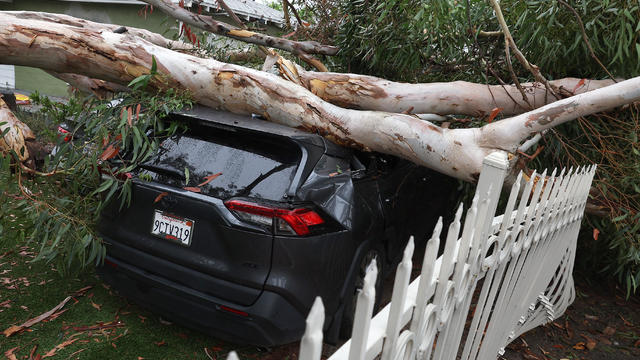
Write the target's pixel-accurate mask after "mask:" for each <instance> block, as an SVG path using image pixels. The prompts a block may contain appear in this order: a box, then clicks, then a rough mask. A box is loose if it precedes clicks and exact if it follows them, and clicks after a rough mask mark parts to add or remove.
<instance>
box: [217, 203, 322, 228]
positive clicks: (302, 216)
mask: <svg viewBox="0 0 640 360" xmlns="http://www.w3.org/2000/svg"><path fill="white" fill-rule="evenodd" d="M224 204H225V205H226V206H227V208H228V209H229V210H232V211H233V212H235V213H236V214H237V215H238V217H240V218H241V219H242V220H246V221H249V222H253V223H257V224H260V225H268V226H271V225H272V224H273V221H274V220H275V221H276V229H277V230H279V231H281V232H291V231H293V232H294V233H295V234H296V235H308V234H309V233H310V232H311V231H310V230H309V227H310V226H314V225H320V224H323V223H324V220H323V219H322V217H321V216H320V215H318V213H317V212H315V211H313V210H311V209H308V208H299V209H281V208H275V207H270V206H265V205H259V204H256V203H252V202H248V201H242V200H229V201H225V203H224ZM280 220H284V222H285V223H284V224H283V223H282V222H281V221H280ZM289 230H291V231H289Z"/></svg>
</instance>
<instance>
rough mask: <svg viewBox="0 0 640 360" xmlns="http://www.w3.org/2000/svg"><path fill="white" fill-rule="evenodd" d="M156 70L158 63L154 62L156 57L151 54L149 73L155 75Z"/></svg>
mask: <svg viewBox="0 0 640 360" xmlns="http://www.w3.org/2000/svg"><path fill="white" fill-rule="evenodd" d="M157 71H158V64H157V63H156V57H155V56H153V55H151V75H155V74H156V72H157Z"/></svg>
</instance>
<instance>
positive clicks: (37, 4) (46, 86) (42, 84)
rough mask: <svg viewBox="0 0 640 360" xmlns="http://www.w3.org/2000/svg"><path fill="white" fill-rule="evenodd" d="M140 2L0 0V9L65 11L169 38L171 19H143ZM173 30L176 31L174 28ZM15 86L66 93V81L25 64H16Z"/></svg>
mask: <svg viewBox="0 0 640 360" xmlns="http://www.w3.org/2000/svg"><path fill="white" fill-rule="evenodd" d="M142 8H143V6H142V5H135V4H133V5H129V4H99V3H95V2H70V1H57V0H18V1H13V3H5V2H1V1H0V10H13V11H16V10H27V11H44V12H51V13H60V14H67V15H71V16H75V17H79V18H83V19H87V20H91V21H96V22H103V23H111V24H119V25H125V26H135V27H139V28H145V29H148V30H151V31H154V32H157V33H160V34H162V33H164V35H165V36H167V37H171V35H172V34H171V33H170V32H169V33H165V30H166V29H168V28H169V26H170V25H174V24H175V23H174V22H173V20H169V19H168V18H167V16H165V15H164V14H162V13H160V12H159V11H154V12H153V14H147V17H146V19H145V18H144V17H143V16H139V15H138V11H139V10H140V9H142ZM174 33H175V31H174ZM10 72H11V71H10V69H9V67H6V68H4V69H2V68H0V84H1V86H4V84H5V80H3V79H4V78H3V75H4V76H7V79H8V77H9V74H10ZM15 88H16V89H19V90H27V91H35V90H38V91H39V92H40V93H43V94H47V95H54V96H62V97H66V96H68V93H67V84H66V83H65V82H63V81H60V80H58V79H56V78H55V77H53V76H51V75H49V74H47V73H46V72H44V71H42V70H40V69H35V68H30V67H24V66H16V67H15Z"/></svg>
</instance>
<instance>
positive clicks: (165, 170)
mask: <svg viewBox="0 0 640 360" xmlns="http://www.w3.org/2000/svg"><path fill="white" fill-rule="evenodd" d="M139 166H140V167H141V168H143V169H145V170H150V171H154V172H157V173H159V174H163V175H169V176H172V177H175V178H178V179H182V180H186V178H185V175H184V172H182V171H179V170H176V169H173V168H166V167H162V166H158V165H152V164H140V165H139Z"/></svg>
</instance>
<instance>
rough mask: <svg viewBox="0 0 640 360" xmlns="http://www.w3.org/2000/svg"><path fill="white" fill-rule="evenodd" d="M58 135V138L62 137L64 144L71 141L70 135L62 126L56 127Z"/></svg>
mask: <svg viewBox="0 0 640 360" xmlns="http://www.w3.org/2000/svg"><path fill="white" fill-rule="evenodd" d="M58 134H60V136H64V141H65V142H69V140H71V133H70V132H69V130H67V129H65V128H63V127H62V126H58Z"/></svg>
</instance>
